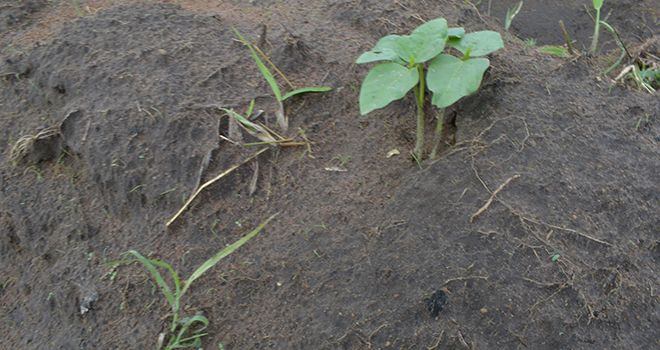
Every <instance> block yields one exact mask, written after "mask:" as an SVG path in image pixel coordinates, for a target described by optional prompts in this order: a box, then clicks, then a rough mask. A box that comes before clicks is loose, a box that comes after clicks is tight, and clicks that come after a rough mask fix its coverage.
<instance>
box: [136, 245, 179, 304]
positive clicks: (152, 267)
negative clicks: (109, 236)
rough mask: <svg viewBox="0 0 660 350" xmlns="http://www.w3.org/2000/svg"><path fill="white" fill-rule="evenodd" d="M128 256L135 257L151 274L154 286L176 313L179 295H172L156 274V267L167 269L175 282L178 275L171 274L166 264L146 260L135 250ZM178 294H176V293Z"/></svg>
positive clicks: (157, 273)
mask: <svg viewBox="0 0 660 350" xmlns="http://www.w3.org/2000/svg"><path fill="white" fill-rule="evenodd" d="M127 253H128V254H131V255H133V256H134V257H135V259H136V260H137V261H139V262H140V263H141V264H142V265H143V266H144V267H145V268H146V269H147V271H149V273H150V274H151V277H153V279H154V281H156V285H157V286H158V288H159V289H160V291H161V293H163V295H164V296H165V299H167V303H168V304H170V307H171V308H172V310H173V311H174V312H175V313H176V312H177V311H178V310H177V308H178V304H179V303H178V299H179V295H177V296H175V295H174V294H173V293H172V290H171V289H170V287H169V286H168V285H167V283H166V282H165V279H163V276H162V275H161V274H160V272H158V269H157V266H161V267H165V266H166V267H167V270H168V271H170V273H171V274H172V277H173V278H175V277H176V279H175V281H176V280H178V274H176V272H173V271H174V269H173V268H172V267H171V266H170V265H169V264H167V263H165V262H162V261H159V260H152V259H147V258H145V257H144V256H142V254H140V253H138V252H137V251H135V250H129V251H128V252H127ZM177 294H178V293H177Z"/></svg>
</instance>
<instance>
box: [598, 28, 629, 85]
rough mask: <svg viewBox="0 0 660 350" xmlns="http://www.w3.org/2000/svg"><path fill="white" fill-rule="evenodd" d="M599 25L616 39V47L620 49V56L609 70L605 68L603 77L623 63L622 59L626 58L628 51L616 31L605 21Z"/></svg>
mask: <svg viewBox="0 0 660 350" xmlns="http://www.w3.org/2000/svg"><path fill="white" fill-rule="evenodd" d="M600 23H601V24H602V25H603V27H605V29H607V30H609V31H610V32H611V33H612V36H613V37H614V39H616V43H617V45H619V49H621V55H619V58H618V59H617V60H616V62H614V64H612V65H611V66H610V67H609V68H607V70H605V72H603V75H608V74H610V72H611V71H613V70H614V68H616V67H618V66H619V65H620V64H621V62H623V59H624V58H625V57H626V53H627V52H628V50H626V45H624V44H623V41H622V40H621V37H620V36H619V33H618V32H617V31H616V29H614V28H613V27H612V26H610V25H609V23H607V22H605V21H601V22H600Z"/></svg>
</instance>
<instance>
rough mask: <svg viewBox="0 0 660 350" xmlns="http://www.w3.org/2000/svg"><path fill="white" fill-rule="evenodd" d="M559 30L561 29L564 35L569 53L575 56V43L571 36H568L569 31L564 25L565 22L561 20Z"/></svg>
mask: <svg viewBox="0 0 660 350" xmlns="http://www.w3.org/2000/svg"><path fill="white" fill-rule="evenodd" d="M559 28H561V32H562V34H564V41H565V42H566V47H567V48H568V53H569V54H571V55H575V50H574V49H573V41H572V40H571V36H570V35H568V31H567V30H566V26H565V25H564V21H562V20H559Z"/></svg>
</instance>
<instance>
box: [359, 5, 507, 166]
mask: <svg viewBox="0 0 660 350" xmlns="http://www.w3.org/2000/svg"><path fill="white" fill-rule="evenodd" d="M446 46H448V47H451V48H454V49H456V50H457V51H459V52H460V53H462V56H461V57H455V56H453V55H449V54H444V53H443V51H444V50H445V47H446ZM503 47H504V43H503V42H502V37H501V36H500V34H499V33H497V32H493V31H480V32H474V33H469V34H466V33H465V30H464V29H463V28H449V27H448V26H447V21H446V20H445V19H443V18H438V19H434V20H432V21H429V22H426V23H424V24H422V25H421V26H419V27H417V28H416V29H415V30H413V32H412V33H411V34H410V35H388V36H385V37H383V38H381V39H380V40H379V41H378V42H377V43H376V46H374V48H373V49H371V50H370V51H367V52H365V53H363V54H362V55H361V56H360V57H359V58H358V59H357V63H358V64H362V63H371V62H381V63H379V64H378V65H376V66H374V67H373V68H372V69H371V71H370V72H369V73H368V74H367V77H366V78H365V79H364V82H363V83H362V88H361V90H360V113H361V114H362V115H365V114H367V113H369V112H371V111H374V110H376V109H379V108H383V107H385V106H387V105H388V104H390V103H391V102H393V101H396V100H399V99H401V98H403V97H404V96H405V95H406V94H407V93H408V92H409V91H410V90H413V92H414V94H415V101H416V103H417V137H416V142H415V149H414V150H413V157H414V158H415V159H417V160H418V161H419V160H421V159H422V158H423V156H424V154H423V148H424V128H425V127H424V123H425V115H424V104H425V95H426V89H427V88H428V89H429V90H430V91H431V92H432V93H433V96H432V98H431V102H432V104H433V105H435V106H436V107H438V108H440V109H441V113H439V115H440V116H439V117H438V120H437V123H438V126H437V127H436V141H437V143H439V138H440V135H441V134H442V125H443V122H444V112H443V111H444V108H446V107H448V106H451V105H452V104H453V103H455V102H456V101H458V100H460V99H461V98H463V97H465V96H468V95H471V94H473V93H475V92H476V91H477V90H478V89H479V86H480V85H481V80H482V78H483V75H484V73H485V72H486V69H488V67H489V65H490V61H489V60H488V59H487V58H484V57H483V56H486V55H488V54H490V53H492V52H494V51H496V50H499V49H501V48H503ZM382 61H384V63H383V62H382ZM437 143H436V146H434V152H432V154H431V158H434V157H435V155H436V154H435V153H436V151H437Z"/></svg>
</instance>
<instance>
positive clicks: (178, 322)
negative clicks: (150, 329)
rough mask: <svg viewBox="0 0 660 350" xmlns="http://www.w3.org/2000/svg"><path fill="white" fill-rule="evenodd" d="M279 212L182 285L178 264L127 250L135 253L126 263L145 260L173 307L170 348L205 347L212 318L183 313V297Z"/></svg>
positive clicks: (145, 265)
mask: <svg viewBox="0 0 660 350" xmlns="http://www.w3.org/2000/svg"><path fill="white" fill-rule="evenodd" d="M275 216H277V214H275V215H273V216H271V217H269V218H268V219H267V220H266V221H264V222H262V223H261V224H259V226H257V227H256V228H255V229H254V230H252V231H250V233H248V234H247V235H245V236H243V238H241V239H239V240H237V241H236V242H234V243H232V244H231V245H228V246H227V247H225V248H223V249H222V250H220V251H219V252H218V253H216V254H215V255H214V256H213V257H211V258H210V259H208V260H206V261H205V262H204V263H203V264H202V265H201V266H199V267H198V268H197V269H196V270H195V271H194V272H193V273H192V275H190V277H188V279H187V280H186V281H185V282H184V283H183V286H182V285H181V279H180V277H179V274H178V273H177V272H176V270H174V268H173V267H172V266H171V265H170V264H168V263H166V262H164V261H161V260H157V259H148V258H145V257H144V256H143V255H142V254H140V253H138V252H137V251H135V250H130V251H128V252H127V253H126V254H128V255H132V258H130V259H129V260H128V261H126V263H132V262H139V263H141V264H142V265H143V266H144V268H145V269H147V271H149V273H150V274H151V277H152V278H153V279H154V281H155V282H156V285H157V287H158V289H159V290H160V291H161V293H162V294H163V296H165V299H166V300H167V303H168V304H169V306H170V308H171V316H172V322H171V324H170V327H169V337H168V341H167V345H165V349H166V350H171V349H181V348H195V349H198V348H201V346H202V340H201V338H202V337H203V336H205V335H206V333H204V330H205V329H206V328H207V327H208V325H209V320H208V319H207V318H206V317H204V316H203V315H201V314H197V315H194V316H189V317H181V316H182V315H181V298H182V297H183V295H184V294H185V293H186V292H187V291H188V289H189V288H190V286H191V285H192V283H193V282H194V281H195V280H197V279H198V278H200V277H202V275H203V274H204V273H205V272H206V271H208V270H209V269H211V268H212V267H213V266H215V265H216V264H217V263H218V262H220V260H222V259H223V258H225V257H226V256H228V255H229V254H231V253H233V252H234V251H236V250H237V249H238V248H240V247H241V246H243V245H244V244H245V243H247V242H248V241H249V240H250V239H252V238H253V237H255V236H256V235H257V234H259V232H261V230H262V229H263V228H264V226H266V225H267V224H268V222H270V221H271V220H272V219H273V218H275ZM159 269H160V270H162V269H165V270H166V271H167V272H168V273H169V276H170V279H171V280H172V282H173V284H174V285H173V286H171V285H170V284H168V283H167V282H166V281H165V278H163V275H161V273H160V272H159ZM165 336H166V335H165V334H162V335H161V336H160V337H159V347H158V348H159V349H160V348H161V347H162V345H163V344H165Z"/></svg>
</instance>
